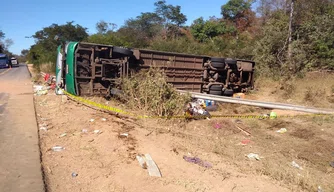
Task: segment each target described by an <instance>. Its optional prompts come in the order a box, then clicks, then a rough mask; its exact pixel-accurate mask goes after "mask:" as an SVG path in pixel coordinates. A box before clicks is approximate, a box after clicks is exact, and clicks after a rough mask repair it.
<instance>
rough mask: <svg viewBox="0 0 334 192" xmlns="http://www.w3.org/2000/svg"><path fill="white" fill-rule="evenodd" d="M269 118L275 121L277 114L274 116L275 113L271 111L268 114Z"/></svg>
mask: <svg viewBox="0 0 334 192" xmlns="http://www.w3.org/2000/svg"><path fill="white" fill-rule="evenodd" d="M269 116H270V119H277V114H276V112H273V111H272V112H271V113H270V115H269Z"/></svg>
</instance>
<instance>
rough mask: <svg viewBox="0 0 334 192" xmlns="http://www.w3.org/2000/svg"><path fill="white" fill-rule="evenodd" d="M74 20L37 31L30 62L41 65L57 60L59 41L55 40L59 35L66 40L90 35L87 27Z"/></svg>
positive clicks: (29, 57) (34, 36)
mask: <svg viewBox="0 0 334 192" xmlns="http://www.w3.org/2000/svg"><path fill="white" fill-rule="evenodd" d="M73 23H74V22H73V21H71V22H67V23H66V24H64V25H58V24H52V25H50V26H49V27H45V28H43V29H42V30H40V31H37V32H36V33H35V34H34V35H33V36H32V37H33V38H35V42H36V43H35V45H33V46H31V48H30V51H29V54H28V59H29V61H30V62H32V63H34V64H36V65H39V64H40V63H44V62H45V63H46V62H52V63H54V62H55V61H56V55H57V47H58V45H59V43H58V42H57V41H56V40H55V36H56V35H58V36H59V37H60V38H61V39H62V40H64V41H82V40H84V39H86V38H87V37H88V34H87V31H86V30H87V28H84V27H82V26H81V25H78V24H76V25H74V24H73Z"/></svg>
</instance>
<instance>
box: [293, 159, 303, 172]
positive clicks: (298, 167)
mask: <svg viewBox="0 0 334 192" xmlns="http://www.w3.org/2000/svg"><path fill="white" fill-rule="evenodd" d="M291 165H292V167H295V168H297V169H300V170H303V168H302V167H301V166H299V165H298V164H297V163H296V162H295V161H292V162H291Z"/></svg>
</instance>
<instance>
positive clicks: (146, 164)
mask: <svg viewBox="0 0 334 192" xmlns="http://www.w3.org/2000/svg"><path fill="white" fill-rule="evenodd" d="M136 159H137V160H138V162H139V165H140V166H141V167H142V168H143V169H147V170H148V174H149V175H150V176H152V177H161V173H160V170H159V168H158V166H157V164H155V162H154V161H153V159H152V157H151V156H150V154H145V155H137V156H136Z"/></svg>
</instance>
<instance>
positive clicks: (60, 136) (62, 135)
mask: <svg viewBox="0 0 334 192" xmlns="http://www.w3.org/2000/svg"><path fill="white" fill-rule="evenodd" d="M66 135H67V133H63V134H61V135H59V138H62V137H65V136H66Z"/></svg>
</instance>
